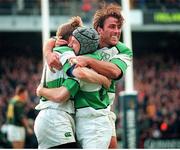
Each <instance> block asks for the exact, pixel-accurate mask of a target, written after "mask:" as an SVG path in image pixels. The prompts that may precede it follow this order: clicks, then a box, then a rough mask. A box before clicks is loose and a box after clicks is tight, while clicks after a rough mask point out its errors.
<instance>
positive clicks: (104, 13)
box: [93, 3, 124, 30]
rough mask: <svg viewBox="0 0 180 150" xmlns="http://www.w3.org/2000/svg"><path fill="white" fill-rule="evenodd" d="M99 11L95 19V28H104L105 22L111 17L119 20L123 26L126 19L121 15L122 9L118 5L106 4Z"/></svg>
mask: <svg viewBox="0 0 180 150" xmlns="http://www.w3.org/2000/svg"><path fill="white" fill-rule="evenodd" d="M101 7H102V8H100V9H99V10H97V11H96V13H95V14H94V17H93V26H94V29H96V30H97V28H98V27H100V28H103V27H104V22H105V20H106V19H107V18H109V17H114V18H117V19H118V21H119V23H120V25H121V26H122V24H123V21H124V18H123V16H122V15H121V7H120V6H119V5H118V4H115V3H111V4H106V3H104V4H103V5H102V6H101Z"/></svg>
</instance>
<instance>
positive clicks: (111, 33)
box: [98, 17, 121, 47]
mask: <svg viewBox="0 0 180 150" xmlns="http://www.w3.org/2000/svg"><path fill="white" fill-rule="evenodd" d="M98 32H99V34H100V46H101V47H105V46H107V47H109V46H114V45H116V44H117V43H118V41H119V39H120V34H121V24H120V23H119V22H118V19H116V18H114V17H109V18H107V19H106V20H105V21H104V27H103V28H98Z"/></svg>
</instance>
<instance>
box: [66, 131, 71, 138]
mask: <svg viewBox="0 0 180 150" xmlns="http://www.w3.org/2000/svg"><path fill="white" fill-rule="evenodd" d="M64 136H65V137H70V136H72V135H71V132H66V133H65V134H64Z"/></svg>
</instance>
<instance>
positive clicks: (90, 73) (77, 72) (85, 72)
mask: <svg viewBox="0 0 180 150" xmlns="http://www.w3.org/2000/svg"><path fill="white" fill-rule="evenodd" d="M73 75H74V76H75V77H76V78H78V79H80V80H84V81H86V82H91V83H97V84H101V85H103V86H104V87H105V88H109V86H110V84H111V81H110V80H109V79H108V78H107V77H105V76H103V75H101V74H98V73H97V72H95V71H94V70H92V69H89V68H87V67H77V68H75V69H74V70H73Z"/></svg>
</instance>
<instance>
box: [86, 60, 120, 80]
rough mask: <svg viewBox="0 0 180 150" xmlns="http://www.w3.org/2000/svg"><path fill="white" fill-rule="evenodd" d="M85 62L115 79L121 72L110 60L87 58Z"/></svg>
mask: <svg viewBox="0 0 180 150" xmlns="http://www.w3.org/2000/svg"><path fill="white" fill-rule="evenodd" d="M87 63H88V66H89V67H90V68H93V69H94V70H95V71H96V72H98V73H100V74H102V75H104V76H106V77H108V78H110V79H117V78H118V77H119V76H120V75H121V73H122V72H121V70H120V69H119V68H118V67H117V66H116V65H115V64H113V63H110V62H105V61H99V60H96V59H93V58H88V60H87Z"/></svg>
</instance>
